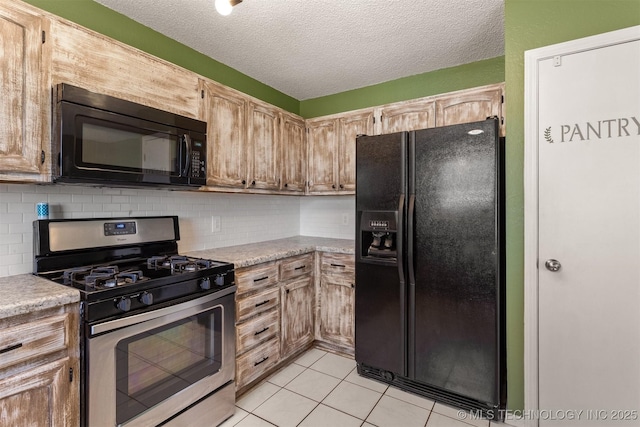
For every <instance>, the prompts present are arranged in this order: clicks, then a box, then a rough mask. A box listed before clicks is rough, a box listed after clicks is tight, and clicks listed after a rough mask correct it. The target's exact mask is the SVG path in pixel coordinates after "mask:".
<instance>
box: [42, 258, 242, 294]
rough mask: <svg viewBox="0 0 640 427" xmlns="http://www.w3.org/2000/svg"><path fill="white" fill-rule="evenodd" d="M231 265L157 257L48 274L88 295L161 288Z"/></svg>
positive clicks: (223, 270) (46, 274) (55, 279)
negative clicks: (142, 287)
mask: <svg viewBox="0 0 640 427" xmlns="http://www.w3.org/2000/svg"><path fill="white" fill-rule="evenodd" d="M230 268H231V269H232V268H233V266H231V265H230V264H228V263H225V262H220V261H212V260H207V259H200V258H192V257H187V256H183V255H156V256H152V257H150V258H147V259H146V260H130V261H125V262H120V263H116V262H107V263H104V264H101V265H89V266H80V267H73V268H69V269H64V270H62V271H57V272H51V273H45V274H44V277H47V278H48V279H50V280H53V281H54V282H56V283H59V284H61V285H66V286H72V287H74V288H76V289H79V290H81V291H83V292H86V293H92V292H101V291H105V290H112V289H118V288H120V289H123V290H124V288H128V287H132V286H133V285H137V284H143V283H150V284H154V283H155V284H158V283H159V282H163V281H166V280H169V281H182V280H190V279H194V278H199V277H205V276H208V275H216V274H220V273H224V272H225V271H226V270H229V269H230Z"/></svg>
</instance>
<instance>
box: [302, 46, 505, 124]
mask: <svg viewBox="0 0 640 427" xmlns="http://www.w3.org/2000/svg"><path fill="white" fill-rule="evenodd" d="M503 81H504V57H503V56H500V57H497V58H492V59H486V60H484V61H478V62H472V63H470V64H464V65H459V66H457V67H451V68H445V69H442V70H436V71H431V72H428V73H423V74H418V75H415V76H410V77H404V78H401V79H398V80H393V81H390V82H386V83H381V84H377V85H373V86H367V87H364V88H360V89H354V90H350V91H347V92H341V93H338V94H334V95H328V96H323V97H320V98H314V99H308V100H305V101H300V115H301V116H302V117H304V118H310V117H318V116H324V115H327V114H333V113H339V112H342V111H349V110H357V109H358V108H365V107H371V106H376V105H382V104H387V103H390V102H397V101H405V100H408V99H414V98H421V97H423V96H430V95H438V94H440V93H446V92H452V91H455V90H461V89H467V88H471V87H476V86H483V85H487V84H491V83H500V82H503Z"/></svg>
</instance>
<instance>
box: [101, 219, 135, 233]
mask: <svg viewBox="0 0 640 427" xmlns="http://www.w3.org/2000/svg"><path fill="white" fill-rule="evenodd" d="M123 234H136V223H135V221H127V222H105V223H104V235H105V236H120V235H123Z"/></svg>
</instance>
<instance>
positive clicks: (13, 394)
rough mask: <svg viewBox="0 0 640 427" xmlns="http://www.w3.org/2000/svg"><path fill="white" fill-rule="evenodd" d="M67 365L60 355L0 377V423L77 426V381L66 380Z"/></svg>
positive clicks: (61, 426)
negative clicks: (0, 416) (58, 357)
mask: <svg viewBox="0 0 640 427" xmlns="http://www.w3.org/2000/svg"><path fill="white" fill-rule="evenodd" d="M71 367H72V364H71V362H70V359H69V358H64V359H60V360H57V361H55V362H52V363H49V364H46V365H42V366H39V367H36V368H33V369H28V370H25V371H23V372H21V373H19V374H17V375H12V376H9V377H7V378H4V379H0V407H1V408H2V425H7V426H18V425H23V426H51V427H55V426H58V427H66V426H77V425H78V424H79V419H78V415H79V411H78V404H77V403H75V399H78V394H77V393H75V392H74V391H73V387H77V381H74V382H70V381H69V369H70V368H71ZM74 368H75V369H74V370H75V372H77V367H74ZM76 411H78V412H76Z"/></svg>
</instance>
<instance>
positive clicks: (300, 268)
mask: <svg viewBox="0 0 640 427" xmlns="http://www.w3.org/2000/svg"><path fill="white" fill-rule="evenodd" d="M305 267H306V265H301V266H300V267H296V268H294V270H302V269H303V268H305Z"/></svg>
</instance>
